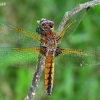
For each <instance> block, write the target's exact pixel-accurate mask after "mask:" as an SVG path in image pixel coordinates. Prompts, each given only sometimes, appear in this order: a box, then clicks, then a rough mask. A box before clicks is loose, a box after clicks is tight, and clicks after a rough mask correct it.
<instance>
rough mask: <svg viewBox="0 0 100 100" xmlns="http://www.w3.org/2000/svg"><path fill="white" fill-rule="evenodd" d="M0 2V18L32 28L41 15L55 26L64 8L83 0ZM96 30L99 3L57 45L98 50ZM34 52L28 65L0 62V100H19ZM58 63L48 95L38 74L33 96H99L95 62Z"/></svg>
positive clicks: (83, 99)
mask: <svg viewBox="0 0 100 100" xmlns="http://www.w3.org/2000/svg"><path fill="white" fill-rule="evenodd" d="M1 2H6V6H0V19H2V20H5V21H7V22H9V23H11V24H13V25H15V26H18V27H20V28H24V29H26V30H30V31H32V32H35V30H36V28H37V26H38V24H37V22H36V21H37V20H40V19H41V18H47V19H50V20H52V21H54V23H55V30H56V29H57V28H58V26H59V24H60V22H61V20H62V18H63V16H64V14H65V12H66V11H70V10H71V9H73V8H74V7H75V6H76V5H78V4H80V3H84V2H87V0H19V1H18V0H9V1H8V0H1V1H0V3H1ZM99 32H100V5H98V6H95V7H93V8H91V9H90V10H89V11H88V12H87V14H86V15H85V17H84V18H83V20H82V22H81V23H80V25H79V27H78V28H77V30H76V31H75V33H74V34H73V35H71V37H70V38H69V39H68V40H65V41H63V43H62V44H61V45H64V46H65V45H66V47H70V48H73V49H80V50H95V51H99V50H100V33H99ZM22 45H24V44H22ZM37 56H38V55H35V58H34V59H33V63H32V65H30V66H31V67H27V65H25V66H23V67H20V68H19V67H14V68H12V67H8V66H10V63H11V62H8V63H5V64H3V65H4V66H0V100H23V98H24V97H25V96H26V94H27V92H28V90H29V87H30V84H31V79H32V77H33V74H34V72H35V69H36V64H37ZM10 59H11V60H12V59H13V57H11V58H10ZM28 59H29V58H28ZM20 60H21V62H22V61H23V59H20ZM9 61H10V60H9ZM18 62H19V61H18ZM26 62H27V61H26ZM56 63H57V62H56ZM61 66H62V62H61V64H59V65H58V64H56V65H55V78H54V87H53V91H52V95H51V96H50V97H48V96H47V94H46V93H45V90H44V74H42V76H41V79H40V81H39V85H38V88H37V89H36V95H35V98H34V100H100V71H99V70H100V68H99V67H100V66H99V65H98V66H92V67H88V66H87V67H85V68H79V69H78V68H77V69H75V68H68V67H67V66H66V68H65V67H61Z"/></svg>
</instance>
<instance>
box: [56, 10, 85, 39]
mask: <svg viewBox="0 0 100 100" xmlns="http://www.w3.org/2000/svg"><path fill="white" fill-rule="evenodd" d="M86 12H87V9H83V10H81V11H80V12H78V13H76V14H75V15H73V16H71V17H70V18H69V19H68V21H67V22H66V24H62V26H61V25H60V27H59V29H58V30H59V31H58V33H57V34H58V35H59V34H60V33H61V32H62V31H63V30H64V29H65V28H66V25H67V24H69V23H70V22H71V21H73V23H72V24H71V25H70V27H68V28H67V30H66V32H65V34H64V35H65V36H64V37H67V38H68V36H69V35H70V34H72V33H73V32H74V31H75V30H76V28H77V27H78V25H79V23H80V22H81V20H82V18H83V17H84V15H85V14H86ZM63 20H64V19H63ZM61 23H62V22H61Z"/></svg>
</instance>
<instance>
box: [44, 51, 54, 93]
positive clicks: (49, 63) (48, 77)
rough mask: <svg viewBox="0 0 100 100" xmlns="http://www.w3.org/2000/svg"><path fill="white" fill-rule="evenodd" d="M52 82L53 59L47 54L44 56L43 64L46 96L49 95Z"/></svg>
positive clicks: (51, 55)
mask: <svg viewBox="0 0 100 100" xmlns="http://www.w3.org/2000/svg"><path fill="white" fill-rule="evenodd" d="M53 80H54V57H53V54H51V53H49V54H48V55H47V56H46V62H45V82H44V85H45V90H46V92H47V94H48V95H51V92H52V88H53Z"/></svg>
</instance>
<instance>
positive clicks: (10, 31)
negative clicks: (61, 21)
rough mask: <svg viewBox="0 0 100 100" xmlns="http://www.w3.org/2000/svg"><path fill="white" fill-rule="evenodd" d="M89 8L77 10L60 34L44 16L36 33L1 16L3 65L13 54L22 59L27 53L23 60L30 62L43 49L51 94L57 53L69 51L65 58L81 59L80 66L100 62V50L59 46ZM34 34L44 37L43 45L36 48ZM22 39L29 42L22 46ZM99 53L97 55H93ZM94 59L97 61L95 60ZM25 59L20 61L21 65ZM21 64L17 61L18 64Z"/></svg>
mask: <svg viewBox="0 0 100 100" xmlns="http://www.w3.org/2000/svg"><path fill="white" fill-rule="evenodd" d="M86 12H87V9H84V10H82V11H80V12H79V13H78V14H76V16H75V17H73V18H72V19H71V20H69V21H68V22H66V25H65V26H63V28H61V29H59V30H60V31H58V33H57V34H56V32H54V22H53V21H50V20H47V19H44V18H43V19H41V20H40V22H39V26H38V27H37V29H36V32H37V33H38V34H34V33H32V32H28V31H26V30H23V29H20V28H17V27H15V26H13V25H11V24H9V23H6V22H4V21H2V20H0V41H1V43H2V44H1V48H0V66H3V65H4V63H5V62H7V61H10V60H9V55H13V56H14V58H15V57H18V59H19V60H20V58H21V57H23V62H26V60H28V59H30V58H31V60H33V57H34V55H33V53H35V52H38V53H40V54H41V55H42V56H44V57H45V66H44V67H45V75H44V81H45V82H44V85H45V90H46V92H47V94H48V95H51V92H52V88H53V81H54V58H55V57H57V56H59V55H61V54H65V55H64V56H66V57H67V60H65V62H68V60H70V61H71V60H72V61H74V62H77V65H78V66H79V67H82V66H84V65H93V64H95V65H96V64H100V62H99V60H100V54H99V53H97V52H89V51H81V50H73V49H67V48H61V47H59V46H58V42H59V40H60V39H61V38H62V37H63V36H64V35H65V34H66V35H67V36H69V35H70V34H71V33H73V32H74V31H75V29H76V28H77V26H78V25H79V23H80V21H81V19H82V18H83V16H84V15H85V13H86ZM26 36H27V37H26ZM33 38H34V39H35V40H38V41H40V43H42V45H40V47H36V48H34V45H35V44H37V43H36V42H35V41H34V39H33ZM29 41H30V42H29ZM20 42H23V44H25V45H24V48H21V45H19V44H20ZM7 43H9V44H7ZM14 44H16V45H14ZM29 44H30V45H29ZM2 45H3V46H2ZM5 45H6V46H7V47H6V46H5ZM13 46H14V47H13ZM9 47H13V48H9ZM27 53H28V54H29V55H28V54H27ZM17 54H19V55H17ZM95 57H96V59H92V58H95ZM59 58H60V57H59ZM2 59H3V60H2ZM4 59H5V60H4ZM91 60H93V61H92V62H91ZM13 62H14V63H15V65H16V60H13V61H11V65H9V66H12V64H13ZM23 62H20V63H19V65H20V64H22V63H23ZM19 65H18V64H17V66H19Z"/></svg>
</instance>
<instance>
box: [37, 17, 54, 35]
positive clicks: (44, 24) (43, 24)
mask: <svg viewBox="0 0 100 100" xmlns="http://www.w3.org/2000/svg"><path fill="white" fill-rule="evenodd" d="M37 23H38V24H39V26H38V28H37V29H36V32H37V33H39V34H41V35H44V36H45V35H46V34H45V32H47V31H48V32H49V31H53V28H54V22H53V21H50V20H47V19H45V18H42V19H41V20H40V21H37Z"/></svg>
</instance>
